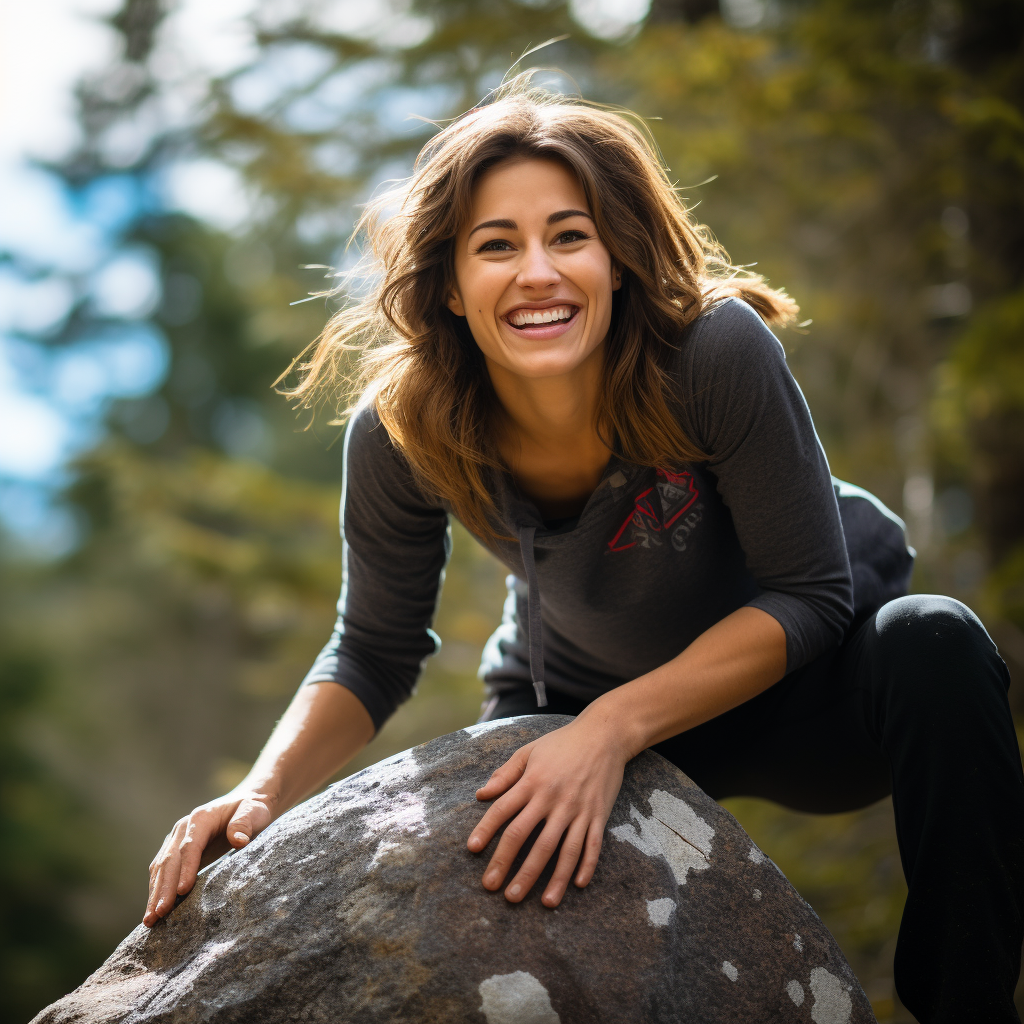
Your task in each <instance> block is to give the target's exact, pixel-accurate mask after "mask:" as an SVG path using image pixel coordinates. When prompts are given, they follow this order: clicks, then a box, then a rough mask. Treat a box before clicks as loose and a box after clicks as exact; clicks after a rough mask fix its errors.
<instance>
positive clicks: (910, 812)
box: [856, 596, 1024, 1024]
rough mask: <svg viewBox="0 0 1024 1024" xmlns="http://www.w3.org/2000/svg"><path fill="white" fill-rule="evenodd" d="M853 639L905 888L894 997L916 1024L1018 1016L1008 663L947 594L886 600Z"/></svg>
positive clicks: (1020, 880)
mask: <svg viewBox="0 0 1024 1024" xmlns="http://www.w3.org/2000/svg"><path fill="white" fill-rule="evenodd" d="M857 639H858V640H859V641H860V644H859V646H860V650H859V652H856V653H857V654H859V658H858V659H857V660H858V661H859V662H860V671H859V672H858V673H857V674H858V675H859V676H861V678H866V679H867V680H868V681H869V685H870V694H871V699H870V714H871V720H872V721H871V726H872V731H873V733H874V735H875V736H877V737H878V739H879V741H880V743H881V746H882V748H883V750H884V751H885V753H886V755H887V756H888V759H889V763H890V765H891V768H892V780H893V806H894V808H895V812H896V831H897V836H898V838H899V844H900V855H901V857H902V861H903V870H904V873H905V874H906V878H907V885H908V888H909V895H908V898H907V905H906V909H905V911H904V915H903V923H902V926H901V927H900V935H899V942H898V945H897V949H896V962H895V973H896V988H897V991H898V992H899V994H900V998H901V999H902V1000H903V1002H904V1003H905V1004H906V1006H907V1007H908V1009H910V1010H911V1012H913V1013H914V1014H915V1015H916V1016H917V1017H918V1019H919V1020H921V1021H926V1022H928V1024H953V1022H960V1021H971V1022H973V1024H985V1022H993V1024H995V1022H1011V1021H1017V1020H1018V1019H1019V1018H1018V1016H1017V1013H1016V1011H1015V1010H1014V1007H1013V990H1014V986H1015V984H1016V981H1017V975H1018V972H1019V969H1020V950H1021V942H1022V940H1024V774H1022V771H1021V762H1020V754H1019V750H1018V746H1017V739H1016V735H1015V733H1014V728H1013V721H1012V718H1011V716H1010V710H1009V705H1008V703H1007V699H1006V688H1007V685H1008V683H1009V678H1008V674H1007V672H1006V666H1005V665H1004V664H1003V662H1002V660H1001V659H1000V658H999V655H998V654H997V652H996V649H995V646H994V645H993V644H992V641H991V640H990V639H989V637H988V634H987V633H986V632H985V630H984V628H983V627H982V625H981V623H980V622H979V621H978V619H977V618H976V617H975V616H974V614H973V613H972V612H971V611H970V609H968V608H967V607H966V606H964V605H962V604H960V603H959V602H956V601H953V600H950V599H949V598H942V597H925V596H914V597H907V598H900V599H899V600H896V601H891V602H890V603H889V604H887V605H885V606H884V607H883V608H882V609H881V610H880V611H879V612H878V614H877V616H876V617H875V619H874V621H873V622H869V623H867V625H866V627H865V628H864V629H862V630H861V631H859V632H858V637H857Z"/></svg>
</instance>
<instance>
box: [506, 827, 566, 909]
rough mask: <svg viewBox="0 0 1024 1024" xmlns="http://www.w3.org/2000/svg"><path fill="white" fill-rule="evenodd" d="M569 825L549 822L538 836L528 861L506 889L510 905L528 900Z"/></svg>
mask: <svg viewBox="0 0 1024 1024" xmlns="http://www.w3.org/2000/svg"><path fill="white" fill-rule="evenodd" d="M567 824H568V822H567V821H565V820H564V819H561V820H557V821H549V822H548V823H547V824H546V825H545V826H544V830H543V831H542V832H541V834H540V835H539V836H537V838H536V840H535V841H534V844H533V847H532V848H531V849H530V852H529V854H528V855H527V857H526V860H524V861H523V863H522V865H521V866H520V868H519V870H518V871H517V872H516V874H515V878H513V879H512V881H511V882H510V883H509V884H508V887H507V888H506V889H505V899H507V900H508V901H509V902H510V903H518V902H519V901H520V900H523V899H525V898H526V894H527V893H528V892H529V891H530V890H531V889H532V888H533V885H534V882H536V881H537V879H538V878H540V875H541V872H542V871H543V870H544V868H545V867H547V863H548V861H549V860H551V858H552V856H553V855H554V852H555V850H557V849H558V843H559V841H560V840H561V838H562V834H563V833H564V832H565V828H566V825H567Z"/></svg>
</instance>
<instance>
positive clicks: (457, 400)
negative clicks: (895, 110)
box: [282, 73, 798, 539]
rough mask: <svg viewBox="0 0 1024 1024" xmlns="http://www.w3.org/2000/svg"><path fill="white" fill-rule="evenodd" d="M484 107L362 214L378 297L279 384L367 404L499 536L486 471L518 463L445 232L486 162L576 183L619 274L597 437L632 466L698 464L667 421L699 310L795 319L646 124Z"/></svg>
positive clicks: (528, 93)
mask: <svg viewBox="0 0 1024 1024" xmlns="http://www.w3.org/2000/svg"><path fill="white" fill-rule="evenodd" d="M489 99H490V100H491V101H490V102H488V103H487V104H486V105H484V106H481V107H478V108H475V109H474V110H471V111H470V112H469V113H468V114H465V115H464V116H462V117H460V118H458V119H457V120H455V121H453V122H452V123H450V124H448V125H447V126H446V127H445V128H444V129H443V130H441V131H439V132H438V133H437V134H436V135H435V136H434V137H433V138H432V139H431V140H430V141H429V142H428V143H427V144H426V146H424V147H423V150H422V151H421V152H420V154H419V156H418V158H417V160H416V164H415V168H414V173H413V174H412V176H411V177H410V178H408V179H407V180H405V181H403V182H401V183H400V184H399V185H397V186H396V187H394V188H392V189H390V190H388V191H385V192H383V193H382V194H380V195H379V196H377V197H376V198H375V199H374V200H373V201H372V202H370V203H369V205H368V206H367V208H366V209H365V212H364V213H363V215H362V217H361V218H360V220H359V223H358V224H357V225H356V229H355V232H354V234H353V238H356V239H359V240H360V241H361V242H362V243H363V251H364V256H363V264H362V266H361V268H360V269H361V272H362V273H364V274H365V273H367V272H368V279H369V280H370V281H371V282H372V285H371V287H370V288H369V290H368V291H366V292H365V294H364V295H363V297H361V298H358V299H356V300H353V301H350V302H349V303H348V304H347V305H346V306H344V307H343V308H342V309H340V310H339V312H337V313H335V314H334V316H332V317H331V319H330V321H329V322H328V324H327V326H326V327H325V328H324V331H323V333H322V334H321V335H320V337H319V338H318V339H317V340H316V341H315V342H313V343H312V344H311V345H310V346H309V347H308V348H307V349H306V350H305V351H304V352H303V353H302V354H301V355H300V356H299V357H298V358H297V359H296V360H295V361H294V362H293V363H292V366H291V367H290V369H289V371H288V372H287V373H286V374H284V375H282V380H284V379H285V378H286V377H288V376H289V375H290V374H291V373H292V372H297V374H298V382H297V383H296V384H294V385H293V386H291V387H287V388H283V389H282V390H283V391H284V393H285V394H287V395H290V396H291V397H293V398H295V399H297V400H298V404H299V406H300V407H312V406H314V405H315V404H317V403H318V401H319V400H321V399H324V398H327V399H329V400H331V401H332V402H334V403H337V407H338V408H339V409H340V410H341V412H342V416H344V415H345V414H346V413H350V412H351V411H352V408H354V406H351V405H350V406H348V408H345V406H346V405H347V403H349V402H350V401H351V399H352V396H353V394H359V395H360V396H361V398H360V402H359V403H358V404H359V405H362V404H363V403H364V402H372V403H373V404H374V405H375V406H376V410H377V413H378V415H379V416H380V419H381V422H382V423H383V424H384V426H385V428H386V429H387V431H388V434H389V435H390V437H391V440H392V442H393V443H394V444H395V445H396V446H397V448H398V449H399V450H400V451H401V453H402V454H403V455H404V457H405V459H406V460H407V461H408V464H409V466H410V468H411V470H412V473H413V475H414V477H415V478H416V480H417V482H418V484H419V485H420V486H421V488H423V490H424V491H425V492H426V493H429V494H432V495H434V496H436V497H437V498H439V499H441V500H442V501H443V502H446V503H447V505H448V506H449V507H450V508H451V509H452V511H453V512H454V514H455V515H456V517H457V518H458V519H459V520H461V522H462V523H463V524H464V525H465V526H466V527H467V528H468V529H469V530H471V531H472V532H474V533H476V534H477V535H478V536H481V537H483V538H488V539H496V538H497V537H499V536H504V533H505V531H504V530H502V529H501V526H500V524H498V523H497V521H496V515H495V507H494V502H493V498H492V489H493V474H494V472H495V471H498V472H501V471H508V470H509V469H510V467H509V466H508V465H507V464H506V463H505V460H504V459H503V457H502V455H501V453H500V452H499V450H498V437H499V430H500V421H499V419H498V417H499V416H500V413H501V410H500V406H499V404H498V400H497V397H496V395H495V393H494V391H493V389H492V387H491V383H490V378H489V376H488V373H487V369H486V366H485V363H484V360H483V357H482V355H481V353H480V350H479V349H478V347H477V346H476V344H475V342H474V341H473V337H472V335H471V334H470V332H469V329H468V327H467V326H466V321H465V319H464V318H462V317H458V316H456V315H455V314H454V313H452V312H451V311H450V310H449V309H448V306H447V301H446V300H447V298H448V296H449V294H450V293H451V290H452V286H453V284H454V283H455V275H454V262H455V261H454V243H455V237H456V234H457V233H458V231H459V228H460V226H461V225H462V224H463V223H464V220H465V218H466V217H468V216H469V215H470V209H471V201H472V195H473V186H474V184H475V182H476V181H477V180H478V179H479V177H480V175H481V174H483V173H484V172H485V171H486V170H487V169H488V168H491V167H493V166H494V165H495V164H498V163H500V162H501V161H503V160H507V159H509V158H513V157H520V158H521V157H540V158H548V159H551V158H554V159H557V160H560V161H562V162H563V163H564V164H565V165H566V166H567V167H568V168H569V169H570V170H571V171H572V172H573V173H574V174H575V175H576V177H577V178H578V179H579V182H580V185H581V186H582V188H583V190H584V193H585V195H586V197H587V202H588V204H589V206H590V211H591V213H592V214H593V218H594V222H595V225H596V228H597V233H598V236H599V237H600V238H601V240H602V242H603V243H604V244H605V246H606V247H607V248H608V250H609V252H610V253H611V256H612V258H613V259H614V261H615V262H616V264H617V265H618V267H619V268H620V269H621V273H622V286H621V289H620V290H619V291H618V292H617V293H616V295H615V298H614V304H613V313H612V323H611V328H610V331H609V335H608V338H607V340H606V342H605V356H604V364H603V365H604V370H603V373H604V378H603V386H602V388H601V394H600V400H599V405H598V409H597V413H596V416H597V420H596V424H595V425H596V427H597V429H598V430H599V432H600V435H601V437H602V438H603V439H604V440H605V443H606V444H608V445H609V447H611V446H612V445H613V444H617V446H618V450H619V452H620V454H621V455H622V457H623V458H624V459H626V460H627V461H629V462H632V463H635V464H638V465H643V466H651V467H657V468H669V467H673V466H678V465H680V464H681V463H685V462H688V461H694V460H698V459H700V458H701V457H702V454H703V453H702V452H701V451H700V450H699V449H698V447H697V446H696V444H695V443H694V442H693V441H692V440H691V439H690V438H689V437H687V436H686V432H685V431H684V428H683V426H682V425H681V423H680V417H679V415H678V412H673V407H675V408H676V409H677V410H678V398H673V396H672V394H671V391H670V373H669V367H670V361H671V358H672V354H673V352H674V351H677V350H678V346H679V344H680V335H681V332H682V329H683V328H684V327H686V325H687V324H689V323H690V322H691V321H693V320H694V319H695V318H696V317H697V316H699V315H700V313H701V311H702V310H704V309H706V308H707V307H708V305H710V304H711V303H713V302H715V301H717V300H719V299H721V298H724V297H726V296H737V297H739V298H742V299H744V300H745V301H746V302H748V303H750V305H751V306H753V307H754V309H756V310H757V312H758V313H759V314H760V315H761V316H762V317H763V318H764V320H766V321H767V322H768V323H770V324H774V325H777V326H785V325H786V324H787V323H789V322H790V321H791V320H793V319H794V317H795V314H796V313H797V310H798V307H797V306H796V304H795V303H794V302H793V300H792V299H791V298H789V296H787V295H786V294H785V292H782V291H779V290H776V289H772V288H769V287H768V286H767V285H766V284H765V282H764V280H763V279H762V278H761V277H759V276H757V275H755V274H751V273H749V272H746V271H744V270H741V269H740V268H738V267H735V266H733V265H732V264H731V263H730V262H729V258H728V256H727V255H726V253H725V251H724V250H723V249H722V247H721V246H720V245H719V244H718V243H717V242H716V241H715V240H714V239H713V237H712V236H711V234H710V232H709V231H708V230H707V229H706V228H705V227H704V226H702V225H701V224H699V223H697V221H696V220H695V219H694V218H693V216H692V215H691V214H690V212H689V211H688V210H687V208H686V206H685V204H684V202H683V200H682V198H681V197H680V196H679V194H678V193H677V191H676V189H675V188H674V187H673V185H672V183H671V181H670V180H669V178H668V175H667V173H666V169H665V167H664V165H663V164H662V162H661V160H660V158H659V155H658V151H657V148H656V146H655V144H654V142H653V139H652V138H651V135H650V132H649V130H648V129H647V127H646V125H645V124H644V122H643V121H642V120H641V119H640V118H639V117H637V116H635V115H633V114H631V113H629V112H628V111H618V110H611V109H607V108H604V107H600V106H597V105H594V104H590V103H587V102H585V101H582V100H575V99H566V98H564V97H561V96H557V95H552V94H550V93H548V92H546V91H543V90H540V89H537V88H535V87H532V86H531V85H530V79H529V73H526V74H523V75H520V76H518V77H517V78H515V79H513V80H512V81H510V82H508V83H507V84H506V85H504V86H503V87H502V88H501V89H500V90H498V91H497V93H496V94H492V97H489ZM343 287H344V286H343ZM353 352H355V353H357V354H358V359H357V362H356V367H357V372H356V374H355V375H354V379H353V374H352V366H353V362H352V359H353V357H352V353H353ZM489 481H490V482H489Z"/></svg>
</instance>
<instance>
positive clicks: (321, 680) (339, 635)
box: [143, 408, 448, 926]
mask: <svg viewBox="0 0 1024 1024" xmlns="http://www.w3.org/2000/svg"><path fill="white" fill-rule="evenodd" d="M343 476H344V481H345V483H344V487H343V495H342V550H343V573H342V576H343V579H342V588H341V598H340V600H339V601H338V623H337V627H336V629H335V632H334V635H333V636H332V638H331V640H330V642H329V643H328V644H327V646H326V647H325V648H324V650H323V651H322V652H321V653H320V656H319V657H318V658H317V660H316V662H315V664H314V665H313V668H312V669H311V670H310V672H309V674H308V675H307V676H306V679H305V680H304V685H303V686H301V687H300V688H299V692H298V693H297V694H296V695H295V698H294V699H293V700H292V703H291V705H290V706H289V708H288V710H287V711H286V712H285V714H284V716H283V717H282V719H281V721H280V722H279V723H278V725H277V728H275V729H274V732H273V734H272V735H271V737H270V739H269V740H268V742H267V745H266V746H265V747H264V749H263V752H262V753H261V754H260V756H259V759H258V760H257V761H256V764H255V765H254V766H253V769H252V771H251V772H250V773H249V775H248V776H247V777H246V779H245V781H244V782H242V783H241V784H240V785H239V786H237V787H236V788H235V789H234V790H232V791H231V792H230V793H228V794H227V795H226V796H223V797H220V798H219V799H217V800H214V801H211V802H210V803H208V804H204V805H203V806H202V807H198V808H196V810H194V811H193V812H192V813H191V814H190V815H188V816H186V817H184V818H182V819H181V820H180V821H178V823H177V824H176V825H175V826H174V828H173V829H172V830H171V832H170V834H169V835H168V836H167V838H166V839H165V840H164V843H163V846H162V847H161V849H160V852H159V853H158V854H157V856H156V857H155V858H154V860H153V863H152V864H151V865H150V892H149V903H148V905H147V908H146V916H145V918H144V919H143V921H144V923H145V924H147V925H150V926H152V925H153V924H154V923H155V922H156V921H157V919H158V918H160V917H162V916H164V915H165V914H167V913H168V912H169V911H170V910H171V908H172V907H173V906H174V897H175V894H179V895H180V894H183V893H186V892H188V891H189V890H190V889H191V888H192V886H193V885H194V884H195V878H196V872H197V871H198V870H199V868H200V866H201V865H202V864H204V863H206V862H208V861H209V860H212V859H213V858H214V857H217V856H219V855H220V854H222V853H224V852H226V851H227V850H228V849H229V848H230V847H232V846H233V847H235V848H240V847H242V846H244V845H245V844H246V843H247V842H248V841H249V840H250V839H251V838H252V837H253V836H254V835H256V834H257V833H258V832H259V831H261V830H262V829H264V828H266V827H267V825H269V824H270V822H271V821H273V820H274V819H275V818H277V817H279V816H280V815H281V814H283V813H284V812H285V811H286V810H288V808H290V807H292V806H293V805H294V804H296V803H298V802H299V801H300V800H302V799H303V798H305V797H306V796H308V795H309V794H310V793H312V792H313V791H314V790H316V789H317V788H318V787H319V786H320V785H322V784H323V783H324V782H325V781H326V780H327V779H329V778H330V777H331V776H332V775H333V774H334V773H335V772H337V771H338V770H339V769H340V768H341V767H342V766H343V765H344V764H345V763H346V762H348V761H349V760H350V759H351V758H352V757H353V756H354V755H355V754H356V753H357V752H358V751H359V750H361V749H362V748H363V747H364V746H365V745H366V743H367V742H368V741H369V740H370V739H371V738H372V737H373V734H374V732H375V731H376V730H377V729H379V728H380V726H381V725H382V724H383V723H384V721H385V720H386V719H387V718H388V716H389V715H390V714H391V713H392V712H393V711H394V710H395V708H396V707H397V706H398V705H399V704H400V703H401V702H402V701H403V700H405V699H406V698H407V697H408V696H409V694H410V693H411V691H412V688H413V686H414V685H415V683H416V679H417V677H418V675H419V673H420V669H421V667H422V663H423V661H424V659H425V658H426V657H427V656H428V655H429V654H432V653H433V652H434V650H435V647H436V638H435V637H434V634H433V632H432V631H431V629H430V623H431V620H432V618H433V615H434V608H435V605H436V604H437V592H438V587H439V585H440V577H441V573H442V570H443V568H444V564H445V560H446V558H447V551H448V546H447V529H448V520H447V516H446V515H445V513H444V510H443V509H440V508H438V507H437V506H436V505H432V504H430V503H429V502H427V501H426V500H425V499H424V497H423V496H422V494H421V493H420V492H419V489H418V488H417V487H416V486H415V484H414V483H413V481H412V477H411V475H410V474H409V471H408V468H407V467H406V466H405V465H404V463H403V461H402V460H401V459H400V458H399V457H398V456H397V453H396V452H395V451H394V448H393V446H392V445H391V443H390V439H389V438H388V435H387V432H386V431H385V430H384V428H383V427H382V426H381V425H380V421H379V420H378V419H377V418H376V416H375V415H374V413H373V411H372V409H367V408H364V409H363V410H361V411H360V412H359V413H357V414H356V416H354V417H353V419H352V422H351V423H350V425H349V429H348V430H347V432H346V434H345V456H344V471H343ZM322 684H326V685H322Z"/></svg>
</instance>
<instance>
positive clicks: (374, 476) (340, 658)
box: [302, 407, 451, 729]
mask: <svg viewBox="0 0 1024 1024" xmlns="http://www.w3.org/2000/svg"><path fill="white" fill-rule="evenodd" d="M341 540H342V580H341V597H340V598H339V600H338V621H337V624H336V626H335V630H334V633H333V634H332V636H331V639H330V640H329V641H328V643H327V645H326V646H325V647H324V649H323V650H322V651H321V652H320V654H319V656H318V657H317V659H316V661H315V662H314V664H313V667H312V668H311V669H310V670H309V672H308V673H307V675H306V677H305V679H303V681H302V685H303V686H305V685H307V684H309V683H319V682H335V683H338V684H340V685H341V686H344V687H346V688H347V689H349V690H351V691H352V692H353V693H354V694H355V695H356V696H357V697H358V698H359V700H360V701H361V702H362V703H363V705H364V706H365V707H366V710H367V711H368V712H369V714H370V717H371V718H372V719H373V724H374V727H375V728H376V729H380V727H381V726H382V725H383V724H384V722H385V721H386V720H387V719H388V718H389V717H390V715H391V714H393V713H394V711H395V709H396V708H397V707H398V705H399V704H401V703H402V702H403V701H404V700H406V699H407V698H408V697H409V695H410V694H411V693H412V690H413V688H414V686H415V685H416V681H417V679H418V678H419V675H420V672H421V670H422V668H423V663H424V661H425V660H426V658H427V657H428V656H429V655H431V654H434V653H435V652H436V651H437V650H438V649H439V647H440V640H439V639H438V637H437V634H436V633H434V631H433V629H431V624H432V622H433V619H434V612H435V610H436V607H437V599H438V594H439V593H440V588H441V583H442V582H443V579H444V568H445V564H446V563H447V560H448V556H449V554H450V551H451V534H450V532H449V527H448V515H447V513H446V512H445V510H444V509H443V508H441V507H440V506H439V505H437V504H435V503H431V502H429V501H428V500H427V499H426V498H424V496H423V494H422V492H421V491H420V489H419V487H417V485H416V483H415V481H414V480H413V477H412V474H411V472H410V470H409V467H408V465H407V464H406V462H405V460H404V459H403V458H402V456H401V454H400V453H399V452H398V451H397V449H396V448H395V447H394V445H393V444H392V442H391V438H390V436H389V435H388V432H387V430H386V429H385V427H384V426H383V424H382V423H381V422H380V420H379V418H378V417H377V414H376V412H375V411H374V410H373V409H372V408H370V407H364V408H363V409H361V410H360V411H359V412H358V413H357V414H356V415H355V416H354V417H353V418H352V420H351V421H350V423H349V426H348V429H347V431H346V433H345V454H344V467H343V484H342V494H341Z"/></svg>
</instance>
